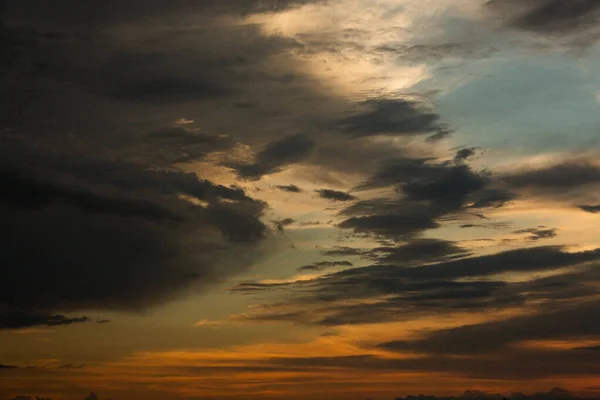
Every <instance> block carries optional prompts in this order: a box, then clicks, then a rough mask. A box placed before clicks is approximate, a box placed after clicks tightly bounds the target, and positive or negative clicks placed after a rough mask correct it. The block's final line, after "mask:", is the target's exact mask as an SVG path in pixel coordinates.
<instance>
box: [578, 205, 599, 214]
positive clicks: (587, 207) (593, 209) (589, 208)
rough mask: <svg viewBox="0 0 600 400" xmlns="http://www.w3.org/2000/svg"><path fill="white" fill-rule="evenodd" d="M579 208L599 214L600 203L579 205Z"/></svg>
mask: <svg viewBox="0 0 600 400" xmlns="http://www.w3.org/2000/svg"><path fill="white" fill-rule="evenodd" d="M579 209H580V210H582V211H585V212H588V213H591V214H597V213H600V205H595V206H591V205H583V206H579Z"/></svg>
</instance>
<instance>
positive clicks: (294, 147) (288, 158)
mask: <svg viewBox="0 0 600 400" xmlns="http://www.w3.org/2000/svg"><path fill="white" fill-rule="evenodd" d="M314 147H315V142H314V141H313V140H312V139H311V138H310V137H309V136H307V135H305V134H296V135H291V136H287V137H285V138H283V139H279V140H276V141H274V142H271V143H269V144H268V145H267V147H266V148H265V149H264V150H262V151H261V152H259V153H258V154H257V155H256V159H255V162H254V163H252V164H240V165H232V167H233V168H234V169H236V170H237V171H238V174H239V175H240V177H242V178H248V179H259V178H260V177H261V176H262V175H266V174H270V173H274V172H279V171H280V170H281V168H282V167H285V166H287V165H290V164H295V163H297V162H299V161H303V160H304V159H306V158H307V157H308V156H310V154H311V153H312V151H313V149H314Z"/></svg>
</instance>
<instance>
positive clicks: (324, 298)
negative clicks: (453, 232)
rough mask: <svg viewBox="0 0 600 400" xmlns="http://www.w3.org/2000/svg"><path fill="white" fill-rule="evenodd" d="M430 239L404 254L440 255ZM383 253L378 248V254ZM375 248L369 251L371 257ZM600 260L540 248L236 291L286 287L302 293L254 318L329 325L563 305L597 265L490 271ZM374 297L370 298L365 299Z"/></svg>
mask: <svg viewBox="0 0 600 400" xmlns="http://www.w3.org/2000/svg"><path fill="white" fill-rule="evenodd" d="M427 245H429V246H431V245H439V244H436V243H426V242H425V243H423V242H421V243H418V244H416V245H415V246H414V247H413V248H412V249H404V250H406V252H405V254H402V256H404V260H406V258H408V257H410V258H412V259H414V260H427V259H431V258H433V256H432V255H430V254H428V252H427V247H428V246H427ZM408 247H410V246H408ZM418 247H421V254H418V252H417V251H416V250H417V248H418ZM439 247H441V248H443V250H444V251H442V252H440V254H439V257H440V258H441V259H444V258H445V256H447V255H448V254H447V253H448V252H450V253H451V252H452V251H457V249H454V248H452V246H450V248H448V246H443V245H442V246H439ZM400 248H402V246H400ZM377 251H378V250H377V249H375V250H374V251H373V253H377ZM438 251H439V250H438ZM373 253H372V252H366V254H367V256H369V257H372V254H373ZM361 254H365V253H361ZM392 256H394V254H393V253H392ZM598 259H599V252H598V251H597V250H596V251H590V252H581V253H565V252H563V251H562V250H561V249H560V248H558V247H537V248H531V249H519V250H512V251H506V252H502V253H497V254H493V255H486V256H478V257H471V258H463V259H459V260H451V261H445V262H440V263H437V264H431V265H419V266H416V265H415V264H412V265H410V264H409V265H407V266H405V267H403V266H401V265H402V264H401V263H400V266H399V265H393V264H391V265H374V266H368V267H358V268H349V269H345V270H343V271H340V272H335V273H331V274H328V275H324V276H321V277H317V278H314V279H311V280H302V281H298V282H287V283H282V284H272V285H271V284H265V283H260V284H259V283H246V284H244V285H240V286H237V287H236V288H235V290H236V291H241V292H257V291H265V290H285V291H286V293H295V295H296V297H295V298H293V299H291V300H287V301H285V302H284V303H282V304H279V305H278V306H277V307H275V308H274V309H271V308H269V307H266V308H264V309H263V310H262V311H260V310H259V311H258V312H257V313H256V314H254V315H250V316H247V318H250V319H253V320H263V321H293V322H301V323H307V324H319V325H326V326H335V325H346V324H365V323H379V322H382V321H402V320H405V319H414V318H416V317H420V316H426V315H431V314H437V313H453V312H458V311H470V312H477V311H484V310H491V309H507V308H513V307H517V306H523V305H524V304H526V302H527V301H535V302H537V303H540V304H552V303H553V302H556V303H557V304H563V305H564V304H567V303H569V302H576V301H581V300H583V299H587V298H590V296H593V294H594V292H595V289H594V287H595V284H596V282H597V281H598V278H599V276H598V275H597V274H596V273H595V272H594V271H595V269H594V268H593V267H590V268H591V269H587V270H584V272H578V273H571V274H562V275H557V276H552V277H549V278H540V279H533V280H531V281H527V282H516V283H510V282H503V281H498V280H491V276H493V275H498V274H501V273H506V272H513V271H514V272H525V271H528V272H534V271H551V270H556V269H559V268H563V267H572V266H578V265H585V263H587V262H590V261H597V260H598ZM383 260H385V253H384V258H383ZM465 279H468V280H465ZM476 279H479V280H476ZM581 281H585V282H587V283H586V285H581V284H579V282H581ZM367 299H368V300H369V301H363V300H367ZM359 300H360V301H359ZM347 301H352V304H350V305H349V304H347Z"/></svg>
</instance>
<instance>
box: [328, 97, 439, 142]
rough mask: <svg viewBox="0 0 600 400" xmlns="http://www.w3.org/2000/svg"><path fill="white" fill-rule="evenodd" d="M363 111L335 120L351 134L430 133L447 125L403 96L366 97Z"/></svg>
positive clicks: (359, 135)
mask: <svg viewBox="0 0 600 400" xmlns="http://www.w3.org/2000/svg"><path fill="white" fill-rule="evenodd" d="M364 106H365V108H366V110H365V111H363V112H361V113H357V114H356V115H352V116H349V117H345V118H343V119H342V120H340V121H339V123H338V126H339V128H340V129H341V130H342V131H343V132H345V133H347V134H348V135H351V136H354V137H361V136H371V135H378V134H390V135H415V134H431V133H436V132H440V131H443V130H445V129H447V128H445V127H443V126H441V124H440V123H439V119H440V117H439V115H437V114H435V113H433V112H431V111H429V110H427V109H426V108H425V107H424V106H423V105H421V104H419V103H417V102H414V101H410V100H403V99H379V100H369V101H366V102H365V104H364Z"/></svg>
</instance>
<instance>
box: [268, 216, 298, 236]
mask: <svg viewBox="0 0 600 400" xmlns="http://www.w3.org/2000/svg"><path fill="white" fill-rule="evenodd" d="M272 222H273V225H275V229H277V233H285V228H286V227H287V226H290V225H292V224H293V223H294V222H296V221H295V220H294V219H293V218H284V219H280V220H277V221H272Z"/></svg>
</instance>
